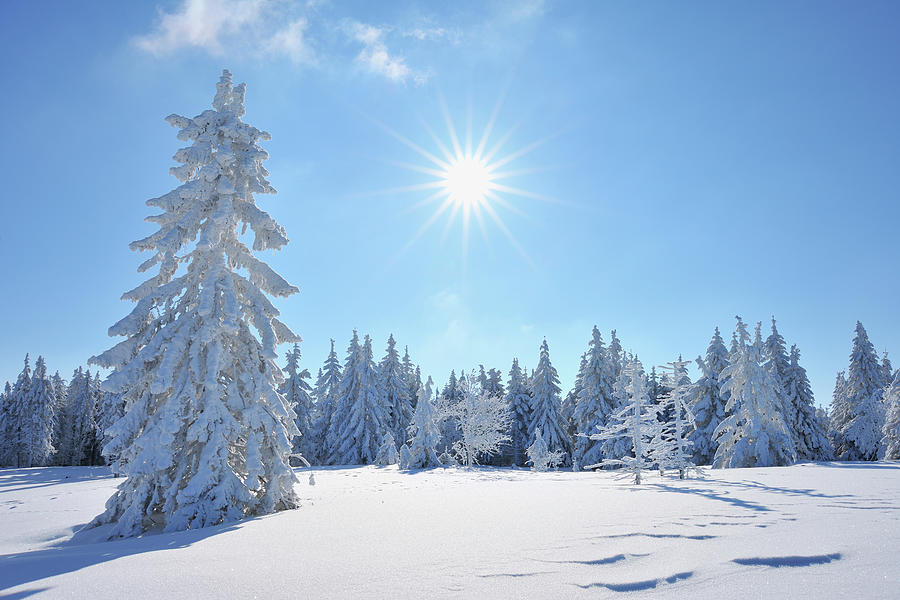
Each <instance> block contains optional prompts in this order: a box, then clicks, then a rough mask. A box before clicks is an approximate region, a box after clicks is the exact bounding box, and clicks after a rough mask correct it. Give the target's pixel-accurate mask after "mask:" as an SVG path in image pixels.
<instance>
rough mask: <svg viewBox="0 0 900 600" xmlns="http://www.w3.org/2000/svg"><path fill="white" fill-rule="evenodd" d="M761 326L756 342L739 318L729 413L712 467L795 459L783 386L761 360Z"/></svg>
mask: <svg viewBox="0 0 900 600" xmlns="http://www.w3.org/2000/svg"><path fill="white" fill-rule="evenodd" d="M760 328H761V324H757V326H756V335H755V337H754V339H753V341H752V342H751V341H750V334H749V333H748V331H747V326H746V325H745V324H744V322H743V321H742V320H741V318H740V317H737V330H736V340H737V352H736V356H733V357H732V358H731V362H730V363H729V365H728V366H727V367H725V369H724V370H723V371H722V389H723V391H725V392H726V393H727V394H728V402H727V404H726V405H725V412H726V414H727V416H726V417H725V419H723V420H722V422H721V423H719V426H718V427H717V428H716V430H715V431H714V432H713V436H714V438H715V440H716V443H717V444H718V447H717V449H716V455H715V457H714V459H713V466H714V467H717V468H723V467H770V466H779V465H789V464H792V463H793V462H794V460H795V459H796V451H795V450H794V442H793V440H792V438H791V434H790V431H789V429H788V424H787V422H786V421H785V415H784V413H783V410H784V403H783V398H782V391H781V386H780V384H779V383H778V381H777V380H776V379H775V378H774V371H773V370H772V369H767V368H766V367H765V366H763V364H762V361H763V351H764V349H763V342H762V337H761V334H760Z"/></svg>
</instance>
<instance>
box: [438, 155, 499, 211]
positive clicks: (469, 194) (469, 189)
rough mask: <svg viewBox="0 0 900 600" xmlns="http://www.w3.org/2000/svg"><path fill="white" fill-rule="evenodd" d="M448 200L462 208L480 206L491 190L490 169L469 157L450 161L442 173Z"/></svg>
mask: <svg viewBox="0 0 900 600" xmlns="http://www.w3.org/2000/svg"><path fill="white" fill-rule="evenodd" d="M443 177H444V186H445V187H446V189H447V192H448V194H449V198H451V199H452V200H453V202H455V203H457V204H460V205H462V206H463V207H464V208H466V207H469V208H470V207H472V206H473V205H481V204H482V203H484V202H485V200H486V199H487V193H488V192H489V191H490V190H491V169H490V167H488V166H487V165H485V164H484V161H480V160H477V159H475V158H474V157H471V156H464V157H461V158H459V159H454V160H452V161H450V164H449V168H448V169H446V170H445V171H444V173H443Z"/></svg>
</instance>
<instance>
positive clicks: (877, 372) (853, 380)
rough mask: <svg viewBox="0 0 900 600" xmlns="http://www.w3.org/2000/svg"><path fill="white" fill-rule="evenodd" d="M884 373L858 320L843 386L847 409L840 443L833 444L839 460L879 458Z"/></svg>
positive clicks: (882, 417)
mask: <svg viewBox="0 0 900 600" xmlns="http://www.w3.org/2000/svg"><path fill="white" fill-rule="evenodd" d="M883 375H884V373H883V371H882V365H881V363H879V362H878V356H877V355H876V354H875V347H874V346H872V342H870V341H869V336H868V334H866V330H865V328H864V327H863V325H862V323H860V322H859V321H857V322H856V336H855V337H854V338H853V349H852V351H851V353H850V369H849V370H848V372H847V383H846V386H845V389H844V398H845V402H846V411H847V412H846V415H845V416H844V420H843V422H842V423H841V424H840V425H839V427H840V429H839V430H838V433H839V434H840V437H841V440H840V446H839V447H837V448H835V454H837V455H838V456H839V457H840V458H841V460H878V454H879V449H880V445H881V438H882V435H883V434H882V428H883V427H884V405H883V404H882V402H881V396H882V389H883V387H884V383H883ZM842 416H843V415H842Z"/></svg>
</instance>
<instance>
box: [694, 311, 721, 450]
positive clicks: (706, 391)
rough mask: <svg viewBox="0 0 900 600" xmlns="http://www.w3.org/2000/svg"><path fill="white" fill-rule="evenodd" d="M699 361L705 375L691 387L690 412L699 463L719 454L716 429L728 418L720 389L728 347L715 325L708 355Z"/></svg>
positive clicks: (698, 358) (707, 350)
mask: <svg viewBox="0 0 900 600" xmlns="http://www.w3.org/2000/svg"><path fill="white" fill-rule="evenodd" d="M697 365H698V366H699V367H700V371H701V373H703V375H702V376H701V377H700V379H698V380H697V382H696V383H695V384H694V385H693V386H692V387H691V398H690V404H691V412H693V413H694V420H695V427H694V430H693V432H692V433H691V435H690V439H691V442H692V443H693V444H694V461H695V462H696V464H698V465H708V464H710V463H712V461H713V457H714V456H715V455H716V442H715V440H714V438H713V432H714V431H715V430H716V427H718V426H719V423H721V422H722V420H723V419H724V418H725V416H726V415H725V404H726V402H727V396H726V395H724V394H723V393H722V390H721V384H720V380H721V376H722V371H724V370H725V367H727V366H728V350H727V349H726V348H725V343H724V342H723V341H722V336H721V335H720V334H719V328H718V327H716V330H715V333H713V337H712V339H711V340H710V341H709V346H708V347H707V348H706V359H705V360H704V359H701V358H700V357H699V356H698V357H697Z"/></svg>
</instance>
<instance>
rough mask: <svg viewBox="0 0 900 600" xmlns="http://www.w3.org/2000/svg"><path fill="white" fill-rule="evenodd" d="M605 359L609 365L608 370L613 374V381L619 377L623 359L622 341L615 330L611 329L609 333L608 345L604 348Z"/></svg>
mask: <svg viewBox="0 0 900 600" xmlns="http://www.w3.org/2000/svg"><path fill="white" fill-rule="evenodd" d="M606 360H607V362H609V365H610V372H611V373H612V374H613V381H615V380H616V379H618V378H619V373H621V372H622V368H623V367H624V364H623V363H624V361H625V352H624V351H623V350H622V343H621V342H620V341H619V338H617V337H616V330H615V329H613V330H612V331H611V332H610V334H609V346H608V347H607V349H606Z"/></svg>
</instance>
